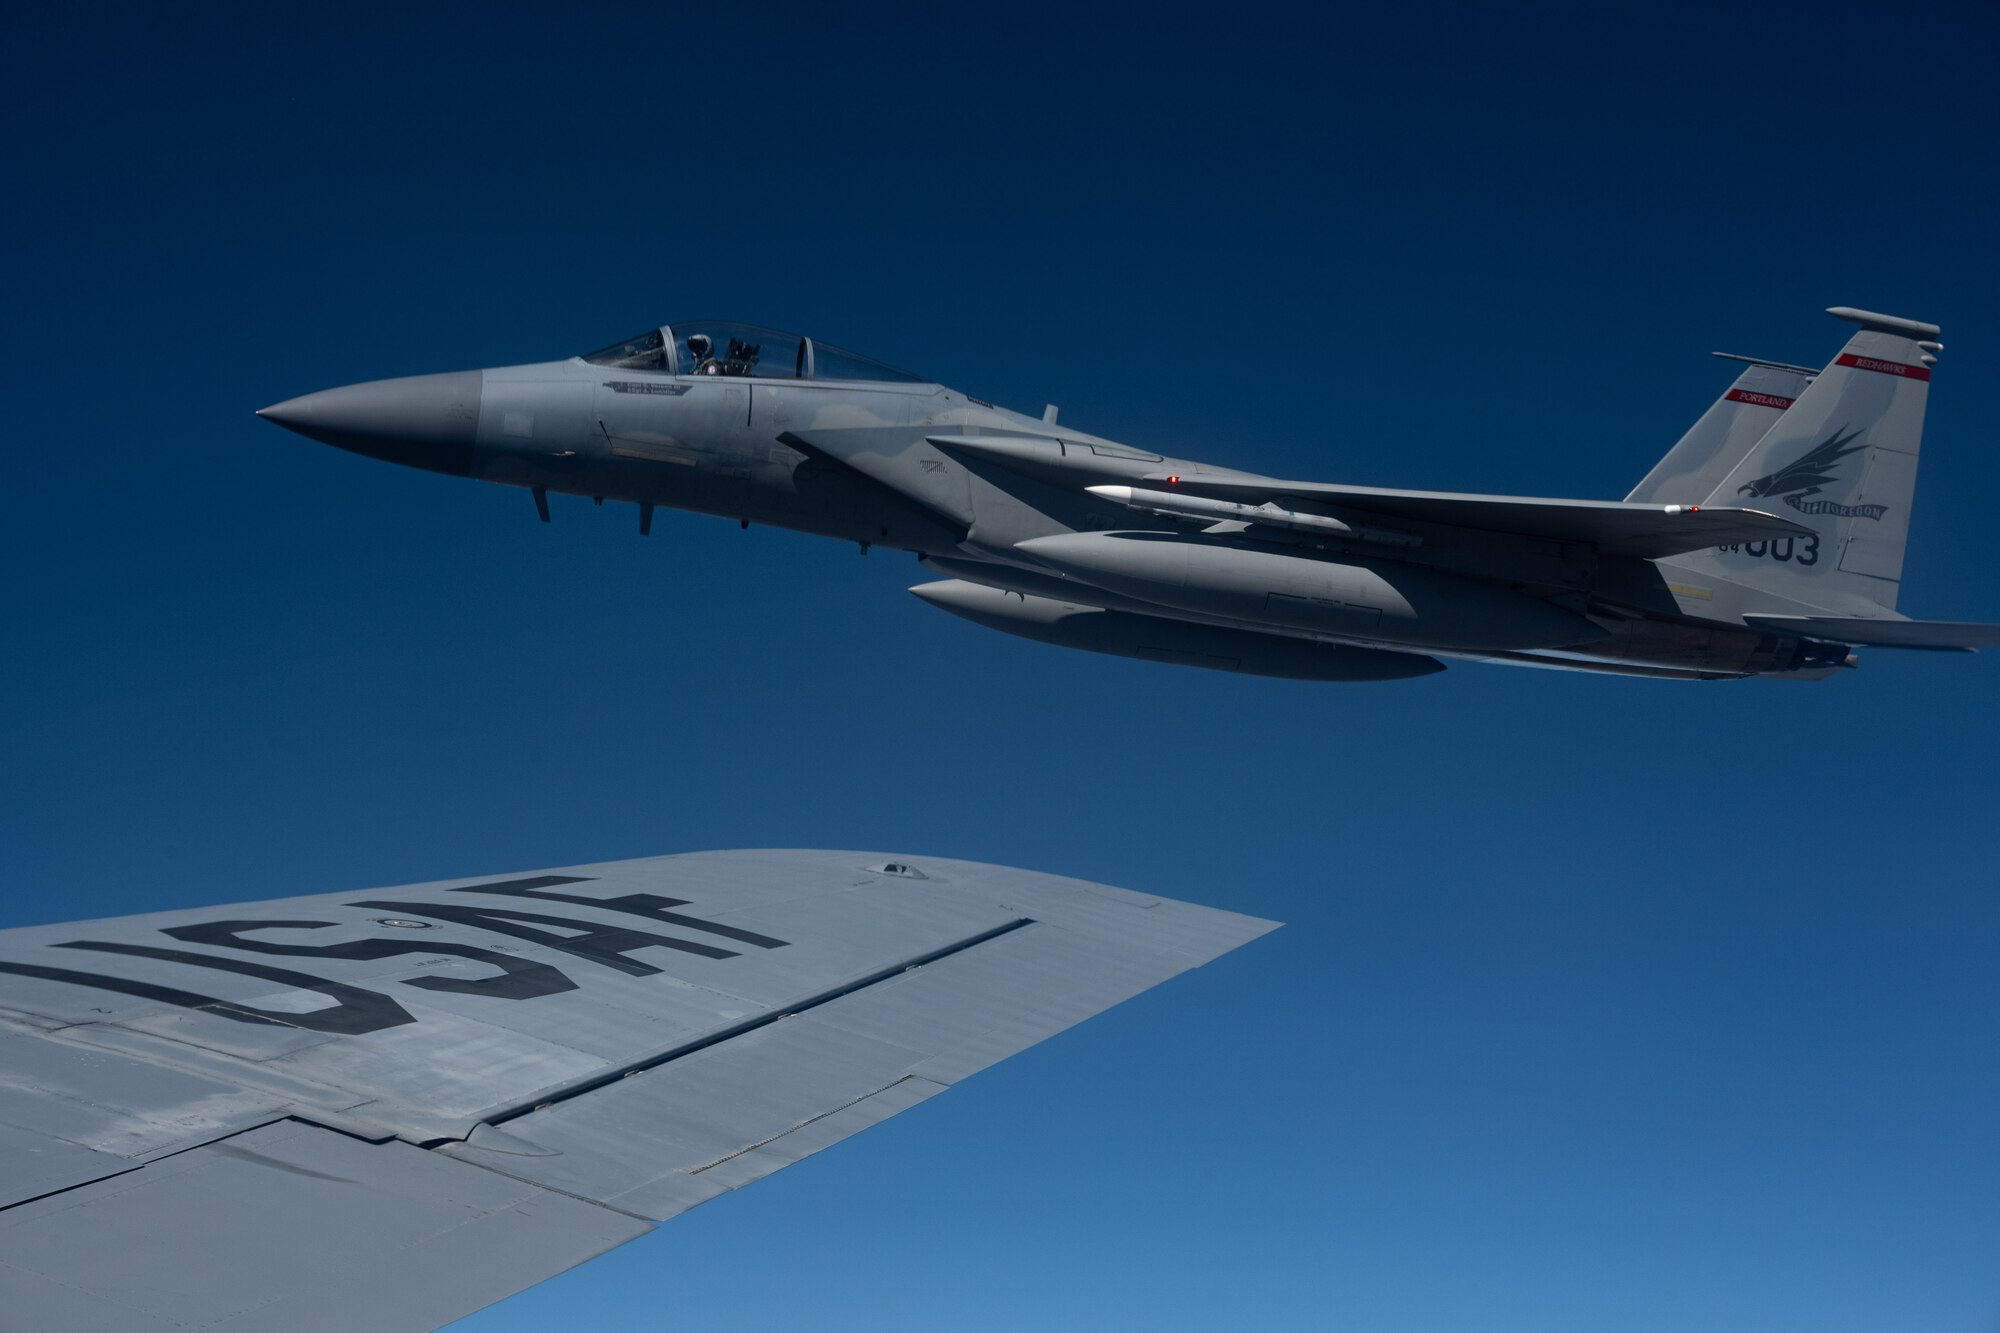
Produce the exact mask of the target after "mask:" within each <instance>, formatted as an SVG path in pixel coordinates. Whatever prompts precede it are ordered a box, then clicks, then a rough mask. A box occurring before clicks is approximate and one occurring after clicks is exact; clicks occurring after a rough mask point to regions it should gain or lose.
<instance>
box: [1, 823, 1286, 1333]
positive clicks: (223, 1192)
mask: <svg viewBox="0 0 2000 1333" xmlns="http://www.w3.org/2000/svg"><path fill="white" fill-rule="evenodd" d="M1274 924H1275V923H1273V922H1269V921H1260V920H1256V919H1254V918H1251V917H1245V916H1238V915H1235V914H1233V913H1229V912H1220V911H1214V910H1211V909H1208V908H1203V907H1195V906H1191V905H1189V904H1186V903H1180V902H1173V901H1169V900H1165V899H1158V898H1152V897H1149V896H1146V895H1144V894H1139V893H1131V892H1127V891H1125V890H1121V889H1113V888H1106V887H1104V886H1102V885H1097V884H1086V883H1083V882H1081V881H1077V880H1070V879H1061V878H1057V877H1055V876H1052V875H1042V874H1035V873H1031V872H1028V871H1021V870H1008V869H1002V868H999V867H995V866H987V865H976V864H972V863H969V862H962V861H945V860H937V859H933V858H928V857H887V856H881V855H870V854H865V853H858V852H806V851H779V852H713V853H701V854H695V855H687V856H670V857H660V858H655V859H651V860H641V861H619V862H608V863H604V864H600V865H588V866H577V867H570V868H566V869H561V870H553V871H542V872H536V873H532V874H522V875H511V876H494V877H489V878H485V879H474V880H457V881H447V882H441V883H435V884H423V885H415V886H409V887H403V888H393V889H377V890H370V891H364V892H357V893H344V894H330V895H324V896H318V897H307V898H291V899H284V900H279V901H274V902H264V903H254V904H248V905H238V906H229V907H212V908H202V909H193V910H187V911H174V912H162V913H156V914H152V915H147V916H133V917H120V918H115V919H110V920H102V921H88V922H81V923H76V924H69V925H57V926H36V927H29V928H25V929H15V930H8V931H0V1310H4V1311H6V1316H5V1319H4V1321H0V1322H5V1323H6V1325H7V1326H8V1327H10V1328H11V1327H21V1328H65V1329H82V1328H118V1329H163V1330H164V1329H177V1330H187V1329H209V1328H218V1327H226V1328H228V1329H230V1330H232V1333H234V1331H236V1330H252V1329H316V1328H329V1329H332V1328H340V1329H346V1328H369V1329H385V1330H386V1329H431V1328H435V1327H437V1326H438V1325H440V1324H443V1323H446V1322H449V1321H450V1320H452V1319H456V1318H458V1317H460V1316H462V1315H464V1314H466V1313H469V1312H470V1311H472V1310H475V1309H478V1308H479V1307H481V1306H484V1305H487V1304H489V1303H491V1302H493V1301H495V1300H498V1299H500V1298H501V1297H503V1296H506V1295H508V1294H510V1293H512V1292H515V1291H518V1290H520V1289H522V1288H524V1287H527V1286H530V1285H532V1284H534V1283H536V1282H539V1281H541V1280H542V1279H543V1278H546V1277H549V1276H552V1275H554V1274H555V1273H558V1272H560V1271H562V1270H563V1269H566V1268H569V1267H571V1266H572V1265H575V1264H578V1263H581V1262H582V1261H584V1260H585V1259H589V1258H591V1257H593V1256H594V1255H597V1254H600V1253H602V1252H604V1251H605V1250H608V1249H611V1248H612V1247H614V1246H617V1245H620V1244H623V1243H624V1242H626V1241H628V1240H632V1239H633V1238H635V1237H637V1236H639V1235H642V1234H644V1233H645V1232H647V1231H649V1230H651V1229H652V1227H653V1224H654V1223H656V1222H658V1221H661V1220H663V1219H666V1218H670V1217H673V1216H674V1215H676V1214H678V1213H680V1212H682V1211H684V1210H686V1209H688V1208H690V1207H693V1206H694V1205H695V1204H698V1203H700V1202H702V1201H703V1200H706V1199H709V1198H712V1197H714V1196H715V1195H718V1194H721V1193H723V1192H725V1191H727V1190H731V1189H734V1188H735V1187H737V1186H739V1185H743V1184H747V1183H748V1182H750V1181H753V1180H757V1179H759V1178H761V1177H763V1176H765V1175H768V1174H770V1173H771V1172H773V1171H776V1170H778V1169H780V1168H781V1167H784V1166H787V1165H789V1164H790V1163H792V1162H795V1161H797V1160H799V1159H800V1158H802V1157H805V1156H806V1155H808V1154H810V1153H813V1152H817V1151H818V1150H819V1149H821V1148H824V1147H826V1146H828V1145H829V1144H832V1143H835V1142H838V1141H839V1140H840V1139H843V1138H845V1137H847V1136H848V1135H850V1134H853V1133H855V1132H856V1131H858V1130H861V1129H864V1128H866V1127H867V1126H869V1125H872V1124H875V1123H876V1122H878V1121H881V1120H884V1119H887V1118H888V1117H889V1116H892V1115H894V1114H896V1113H897V1112H899V1111H903V1110H906V1109H908V1108H909V1107H911V1106H914V1105H915V1104H917V1103H918V1102H921V1101H923V1100H925V1099H926V1098H928V1097H931V1096H934V1095H936V1094H937V1093H940V1092H943V1091H944V1090H945V1089H947V1088H949V1087H950V1086H951V1085H952V1084H954V1083H956V1082H958V1081H959V1080H960V1079H962V1078H964V1077H966V1076H967V1075H968V1074H971V1073H974V1072H976V1071H978V1070H980V1069H983V1068H985V1067H986V1066H987V1065H990V1064H993V1063H995V1062H997V1061H999V1060H1002V1059H1004V1058H1006V1057H1007V1056H1009V1055H1012V1054H1014V1053H1015V1052H1017V1051H1020V1050H1023V1049H1025V1048H1026V1047H1028V1046H1031V1045H1033V1044H1035V1043H1036V1042H1038V1041H1041V1040H1042V1039H1044V1038H1046V1037H1048V1036H1051V1035H1053V1034H1054V1033H1056V1032H1059V1031H1061V1030H1062V1029H1063V1028H1066V1027H1068V1026H1070V1025H1071V1024H1073V1023H1076V1022H1079V1021H1081V1020H1082V1019H1085V1018H1088V1017H1090V1016H1091V1015H1093V1014H1096V1013H1098V1012H1100V1011H1102V1010H1104V1009H1106V1008H1108V1007H1110V1006H1111V1005H1114V1004H1116V1003H1118V1002H1119V1001H1121V1000H1124V999H1127V998H1129V997H1130V996H1132V995H1135V994H1137V993H1138V992H1140V991H1143V990H1145V989H1147V988H1149V987H1151V986H1153V985H1156V984H1157V983H1159V982H1161V981H1164V980H1166V979H1167V978H1168V977H1171V976H1173V975H1175V974H1176V973H1179V972H1181V971H1184V970H1186V969H1188V968H1191V967H1195V966H1197V965H1199V964H1201V963H1204V962H1207V961H1208V960H1209V959H1211V958H1214V957H1216V956H1218V955H1220V954H1223V953H1226V952H1228V951H1229V950H1231V949H1234V948H1236V947H1237V946H1239V945H1241V944H1244V943H1247V942H1248V941H1250V940H1252V939H1255V938H1256V937H1257V936H1259V935H1262V934H1263V933H1264V932H1266V931H1268V930H1271V929H1273V928H1274Z"/></svg>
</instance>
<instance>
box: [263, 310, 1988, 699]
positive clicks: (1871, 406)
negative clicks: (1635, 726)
mask: <svg viewBox="0 0 2000 1333" xmlns="http://www.w3.org/2000/svg"><path fill="white" fill-rule="evenodd" d="M1829 313H1830V314H1832V315H1834V316H1836V317H1838V318H1840V319H1843V320H1846V321H1848V322H1849V323H1852V324H1855V325H1858V326H1859V330H1858V331H1857V332H1856V333H1855V334H1854V335H1853V336H1852V337H1851V338H1850V339H1849V340H1848V342H1847V345H1846V346H1845V347H1844V348H1842V349H1841V352H1840V355H1839V356H1837V357H1836V358H1834V360H1833V361H1832V363H1831V364H1829V365H1827V366H1826V367H1825V368H1824V369H1822V370H1819V371H1817V372H1815V371H1812V370H1810V369H1807V368H1803V367H1798V366H1787V365H1783V364H1780V363H1776V362H1767V361H1752V360H1749V359H1747V358H1736V359H1737V360H1739V361H1745V362H1746V363H1747V364H1746V366H1745V369H1744V370H1743V371H1742V372H1741V374H1740V375H1739V377H1738V379H1737V380H1736V382H1735V383H1734V384H1733V385H1732V386H1731V387H1730V389H1729V390H1728V392H1726V393H1725V394H1724V395H1723V396H1722V397H1721V398H1720V399H1719V400H1718V401H1717V402H1716V403H1715V404H1714V406H1712V407H1711V408H1709V410H1708V411H1707V412H1706V413H1705V414H1704V415H1703V416H1702V417H1701V418H1700V420H1698V421H1697V422H1696V423H1695V424H1694V426H1693V428H1692V429H1690V430H1689V431H1688V433H1687V435H1686V436H1685V437H1683V438H1682V439H1681V441H1680V442H1679V443H1678V444H1676V445H1675V446H1674V448H1673V449H1672V450H1671V451H1670V452H1669V453H1668V454H1667V455H1666V457H1665V458H1663V459H1662V460H1661V461H1660V463H1659V464H1658V465H1657V466H1656V467H1655V468H1654V469H1653V471H1652V472H1651V473H1650V474H1648V475H1647V477H1646V478H1645V479H1644V480H1643V481H1641V482H1640V483H1639V485H1638V487H1637V488H1636V489H1635V490H1634V491H1633V492H1632V493H1631V494H1630V495H1628V496H1627V497H1626V498H1625V499H1624V500H1622V501H1615V500H1562V499H1543V498H1539V497H1529V496H1510V495H1470V494H1458V493H1453V492H1445V491H1409V490H1388V489H1380V488H1376V487H1370V486H1344V485H1339V484H1336V483H1327V482H1316V481H1287V480H1283V479H1280V478H1276V477H1266V476H1259V475H1257V474H1255V473H1251V472H1239V471H1236V470H1235V469H1232V468H1224V467H1216V466H1213V465H1211V464H1207V463H1199V462H1195V461H1193V460H1191V459H1181V458H1168V457H1164V456H1162V455H1160V454H1156V453H1150V452H1147V451H1146V450H1145V449H1142V448H1134V447H1132V446H1129V445H1124V444H1118V443H1115V442H1113V441H1111V440H1107V439H1102V438H1100V437H1097V436H1094V435H1087V434H1084V433H1082V432H1080V431H1075V430H1070V429H1068V428H1066V427H1063V426H1060V425H1058V424H1057V421H1056V414H1055V411H1054V409H1050V410H1049V411H1048V412H1047V413H1046V414H1045V415H1044V416H1043V417H1042V418H1040V419H1037V418H1034V417H1029V416H1024V415H1021V414H1019V413H1016V412H1011V411H1008V410H1006V409H1005V408H1000V407H996V406H994V405H992V404H990V403H987V402H983V401H981V400H980V399H977V398H972V397H969V396H968V395H966V394H963V393H960V392H958V391H957V390H955V389H949V388H946V387H945V386H944V385H942V384H936V383H932V382H930V381H928V380H925V379H923V378H922V377H920V376H917V375H911V374H907V373H905V372H903V371H900V370H895V369H892V368H890V367H888V366H885V365H882V364H881V363H879V362H876V361H872V360H870V359H868V358H867V357H863V356H857V355H855V354H854V353H851V352H844V351H841V350H839V349H838V348H835V347H830V346H828V345H826V344H824V343H821V342H818V341H816V340H814V339H811V338H806V337H801V336H797V335H793V334H785V333H778V332H774V331H772V330H768V329H761V328H754V327H750V326H747V325H739V324H725V323H716V322H712V321H698V322H695V323H692V324H676V325H673V326H670V327H666V326H663V327H661V328H657V329H651V330H648V331H647V332H645V333H642V334H640V335H639V336H638V337H635V338H631V339H629V340H627V341H624V342H620V343H616V344H614V345H612V346H610V347H606V348H604V349H602V350H601V351H596V352H592V353H590V354H589V355H587V356H581V357H571V358H570V359H568V360H565V361H551V362H546V363H543V364H540V365H529V366H511V367H507V368H505V369H498V370H484V371H479V370H468V371H460V372H457V373H455V374H446V375H421V376H416V377H414V378H409V379H393V380H381V381H377V382H374V383H369V384H357V385H352V386H349V387H347V388H340V389H328V390H325V391H323V392H320V393H312V394H307V395H306V396H304V397H302V398H294V399H292V400H291V401H289V402H284V403H279V404H277V405H276V406H273V407H267V408H265V409H264V410H263V411H262V412H261V413H259V415H260V416H263V417H265V418H267V419H269V420H271V421H274V422H276V423H277V424H279V425H281V426H284V427H286V428H288V429H290V430H294V431H297V432H298V433H300V434H302V435H306V436H310V437H311V438H313V439H316V440H323V441H325V442H327V443H329V444H334V445H338V446H340V447H341V448H343V449H350V450H353V451H355V452H357V453H363V454H368V455H371V456H373V457H376V458H384V459H388V460H390V461H392V462H397V463H406V464H409V465H411V466H413V467H421V468H428V469H431V470H433V471H437V472H447V473H451V474H454V475H458V476H468V477H477V478H481V479H483V480H487V481H497V482H502V483H505V484H507V485H512V486H520V487H525V488H527V489H528V490H530V491H532V492H533V494H534V497H535V503H536V506H537V508H538V509H539V510H540V512H541V515H542V517H543V519H544V520H545V521H546V519H547V518H548V493H549V492H550V491H556V492H561V493H568V494H573V495H587V496H592V497H595V498H598V499H605V498H610V499H617V500H625V501H631V502H633V503H636V504H637V505H638V507H639V530H640V532H641V533H644V532H647V531H649V530H650V528H651V525H652V519H653V512H654V509H655V507H656V506H659V505H669V506H672V507H675V508H679V509H691V510H698V511H701V512H704V513H711V514H721V515H726V516H728V517H731V518H736V519H740V520H742V521H743V522H744V523H745V524H746V525H747V524H749V523H764V524H772V525H776V526H780V527H787V528H796V529H799V530H802V531H806V532H814V533H820V534H823V535H825V536H829V537H838V538H842V539H845V540H848V541H854V542H859V543H861V545H862V548H863V549H864V550H866V549H867V548H868V547H869V546H870V545H883V546H890V547H898V548H901V549H904V550H909V551H914V552H916V553H918V555H919V557H920V558H921V560H922V562H923V563H924V564H925V565H926V566H928V567H929V568H930V569H931V570H933V571H934V572H935V573H936V574H938V575H941V576H942V577H941V578H940V579H938V580H937V581H934V582H928V583H922V584H919V585H918V586H916V587H915V588H912V589H911V591H912V592H914V593H915V594H916V595H917V596H919V597H921V598H923V599H924V600H925V601H927V602H930V603H931V604H933V605H935V606H940V607H943V608H944V609H945V610H948V611H951V612H953V613H955V614H957V615H960V616H963V617H964V618H966V619H967V620H971V621H974V622H975V623H977V624H981V625H986V626H989V627H991V628H994V629H1000V630H1005V631H1007V632H1009V633H1012V634H1019V635H1023V636H1025V637H1027V638H1031V639H1039V640H1042V641H1044V642H1048V643H1054V644H1060V645H1064V646H1067V647H1072V648H1084V649H1088V650H1090V651H1093V652H1102V653H1114V654H1117V655H1120V656H1125V657H1139V658H1148V659H1152V660H1156V661H1164V662H1178V663H1184V664H1188V665H1193V666H1204V667H1211V668H1216V669H1220V670H1224V671H1240V672H1249V673H1253V674H1258V675H1267V676H1287V677H1294V678H1301V679H1310V680H1386V679H1394V678H1399V677H1406V676H1421V675H1426V674H1429V673H1430V672H1433V671H1438V670H1441V669H1442V667H1443V663H1442V662H1441V661H1440V660H1439V659H1440V658H1457V659H1464V660H1471V661H1489V662H1507V663H1518V664H1526V665H1534V666H1545V667H1561V668H1568V669H1573V670H1583V671H1605V672H1617V673H1624V674H1629V675H1640V676H1653V677H1665V678H1677V679H1696V680H1712V679H1722V678H1730V677H1741V676H1779V677H1787V678H1792V679H1814V678H1819V677H1824V676H1826V675H1829V674H1832V673H1834V672H1836V671H1839V670H1841V669H1842V668H1844V667H1849V666H1852V665H1854V662H1855V658H1854V656H1853V653H1852V649H1853V648H1854V647H1856V646H1862V645H1866V646H1874V647H1884V648H1931V649H1957V650H1971V649H1974V648H1978V647H1982V646H1987V645H1991V644H1995V643H2000V626H1994V625H1979V624H1966V623H1960V622H1946V621H1919V620H1911V619H1909V618H1908V617H1906V616H1903V615H1900V614H1898V613H1897V611H1896V609H1895V607H1896V594H1897V591H1898V588H1899V585H1900V581H1901V578H1902V569H1903V546H1904V543H1905V540H1906V539H1907V537H1908V535H1909V525H1910V502H1911V497H1912V495H1913V493H1914V490H1915V484H1916V473H1917V449H1918V446H1919V443H1920V440H1921V436H1922V430H1923V417H1924V399H1925V396H1926V394H1927V393H1928V392H1929V389H1930V377H1931V367H1932V366H1933V365H1934V364H1935V362H1936V360H1937V353H1938V352H1939V351H1941V350H1942V347H1941V344H1939V343H1938V341H1937V336H1938V329H1937V328H1936V326H1934V325H1931V324H1923V323H1919V322H1917V321H1915V320H1909V319H1898V318H1895V317H1893V316H1889V315H1878V314H1873V313H1871V312H1869V311H1865V310H1854V309H1850V308H1848V307H1845V306H1839V307H1835V308H1834V309H1832V310H1831V311H1829Z"/></svg>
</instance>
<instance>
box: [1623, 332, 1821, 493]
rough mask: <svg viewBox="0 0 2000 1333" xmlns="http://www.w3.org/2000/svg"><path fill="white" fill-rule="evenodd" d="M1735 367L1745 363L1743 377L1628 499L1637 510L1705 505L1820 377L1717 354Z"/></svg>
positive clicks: (1800, 368) (1775, 364)
mask: <svg viewBox="0 0 2000 1333" xmlns="http://www.w3.org/2000/svg"><path fill="white" fill-rule="evenodd" d="M1716 355H1717V356H1720V357H1724V358H1726V359H1728V360H1731V361H1745V362H1748V363H1749V364H1747V365H1745V366H1744V367H1743V373H1742V374H1741V375H1738V376H1737V377H1736V382H1735V383H1734V384H1732V385H1730V386H1729V390H1728V392H1726V393H1724V394H1723V395H1722V397H1720V398H1718V399H1716V400H1715V402H1714V403H1713V404H1712V405H1711V406H1710V407H1709V409H1708V411H1706V412H1704V413H1702V414H1701V417H1700V419H1699V420H1697V421H1696V422H1695V423H1694V425H1692V426H1690V427H1688V433H1687V434H1685V435H1683V436H1681V439H1680V443H1679V444H1676V445H1675V446H1674V447H1673V448H1672V449H1670V450H1668V451H1667V456H1666V457H1665V458H1662V459H1661V460H1660V461H1659V462H1658V463H1655V464H1654V465H1653V470H1652V471H1651V472H1648V473H1647V474H1646V479H1645V480H1644V481H1642V482H1640V483H1639V484H1638V485H1637V486H1635V487H1633V488H1632V493H1631V494H1630V495H1628V496H1626V497H1625V499H1626V500H1627V501H1628V502H1631V503H1635V504H1677V505H1692V504H1700V503H1701V502H1702V501H1704V500H1706V499H1707V498H1708V497H1709V495H1710V493H1711V492H1713V491H1714V490H1715V488H1716V487H1717V486H1719V485H1721V484H1722V480H1723V478H1725V477H1727V476H1728V475H1729V473H1730V471H1731V470H1732V469H1734V468H1735V466H1736V465H1737V464H1738V463H1740V462H1742V461H1743V458H1744V456H1745V455H1746V454H1748V453H1749V452H1750V450H1751V449H1752V448H1753V447H1755V445H1756V443H1757V441H1759V440H1761V439H1763V438H1764V432H1766V431H1768V430H1770V429H1771V427H1772V426H1773V425H1775V424H1777V420H1778V418H1779V417H1781V416H1783V415H1784V414H1785V409H1786V408H1788V407H1790V406H1791V405H1792V403H1793V402H1794V401H1796V400H1797V398H1798V396H1799V395H1800V394H1801V393H1803V392H1804V391H1805V387H1806V385H1808V384H1810V383H1812V378H1813V375H1814V373H1815V372H1813V371H1811V370H1808V369H1807V368H1806V367H1804V366H1788V365H1785V364H1783V363H1782V362H1778V361H1757V360H1753V359H1752V358H1750V357H1747V356H1745V357H1738V356H1731V355H1730V354H1729V353H1726V352H1717V353H1716Z"/></svg>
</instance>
